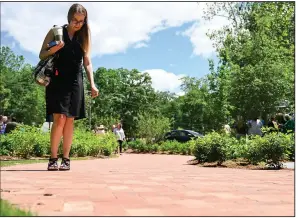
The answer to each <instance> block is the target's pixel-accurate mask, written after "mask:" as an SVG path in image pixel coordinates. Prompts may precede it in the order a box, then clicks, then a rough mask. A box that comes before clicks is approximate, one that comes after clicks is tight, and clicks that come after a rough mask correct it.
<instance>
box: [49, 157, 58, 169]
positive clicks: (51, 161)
mask: <svg viewBox="0 0 298 218" xmlns="http://www.w3.org/2000/svg"><path fill="white" fill-rule="evenodd" d="M57 161H58V158H50V159H49V163H48V170H49V171H56V170H58V163H57Z"/></svg>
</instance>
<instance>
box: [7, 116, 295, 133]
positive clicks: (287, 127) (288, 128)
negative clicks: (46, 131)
mask: <svg viewBox="0 0 298 218" xmlns="http://www.w3.org/2000/svg"><path fill="white" fill-rule="evenodd" d="M285 119H286V123H285V124H284V126H283V133H288V132H295V121H294V120H293V119H292V118H291V116H290V115H288V114H286V115H285ZM6 128H7V127H6Z"/></svg>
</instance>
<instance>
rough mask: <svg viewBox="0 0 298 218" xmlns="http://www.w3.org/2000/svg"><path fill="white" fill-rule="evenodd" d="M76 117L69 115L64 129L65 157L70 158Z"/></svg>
mask: <svg viewBox="0 0 298 218" xmlns="http://www.w3.org/2000/svg"><path fill="white" fill-rule="evenodd" d="M73 126H74V118H73V117H67V118H66V122H65V125H64V129H63V157H64V158H68V159H69V152H70V148H71V144H72V138H73V129H74V127H73Z"/></svg>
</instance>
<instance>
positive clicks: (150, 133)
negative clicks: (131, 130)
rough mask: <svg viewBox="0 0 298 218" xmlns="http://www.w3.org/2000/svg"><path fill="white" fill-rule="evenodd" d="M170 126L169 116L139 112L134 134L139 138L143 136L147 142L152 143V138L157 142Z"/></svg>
mask: <svg viewBox="0 0 298 218" xmlns="http://www.w3.org/2000/svg"><path fill="white" fill-rule="evenodd" d="M170 126H171V123H170V119H169V118H166V117H157V116H152V115H150V114H140V115H139V117H138V121H137V125H136V135H137V136H138V137H139V138H145V139H146V143H148V144H149V143H152V139H154V141H155V142H158V141H160V140H161V139H162V138H163V136H164V134H165V133H166V132H167V131H169V130H170Z"/></svg>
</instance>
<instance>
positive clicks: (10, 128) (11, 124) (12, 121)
mask: <svg viewBox="0 0 298 218" xmlns="http://www.w3.org/2000/svg"><path fill="white" fill-rule="evenodd" d="M17 126H18V123H17V120H16V118H14V117H9V118H8V121H7V124H6V128H5V134H8V133H10V132H12V131H13V130H14V129H15V128H17Z"/></svg>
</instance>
